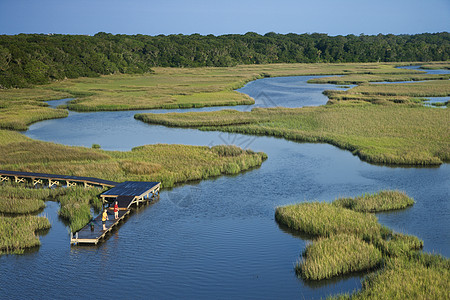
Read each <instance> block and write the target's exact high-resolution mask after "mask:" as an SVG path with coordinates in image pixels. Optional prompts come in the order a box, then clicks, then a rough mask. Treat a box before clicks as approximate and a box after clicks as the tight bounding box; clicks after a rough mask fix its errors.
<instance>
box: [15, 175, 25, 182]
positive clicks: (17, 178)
mask: <svg viewBox="0 0 450 300" xmlns="http://www.w3.org/2000/svg"><path fill="white" fill-rule="evenodd" d="M14 178H15V180H16V183H19V182H25V178H20V177H17V176H14Z"/></svg>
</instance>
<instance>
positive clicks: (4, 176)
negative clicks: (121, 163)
mask: <svg viewBox="0 0 450 300" xmlns="http://www.w3.org/2000/svg"><path fill="white" fill-rule="evenodd" d="M27 179H29V180H31V182H32V183H33V186H36V185H37V184H41V185H42V186H43V185H44V183H45V185H47V184H48V187H52V186H58V185H64V184H65V185H66V186H67V187H71V186H75V185H77V183H82V184H84V186H85V187H90V186H94V185H95V186H101V187H114V186H116V185H118V184H119V183H118V182H114V181H109V180H104V179H99V178H94V177H80V176H70V175H56V174H46V173H32V172H18V171H6V170H0V182H3V181H9V180H14V182H16V183H18V182H24V183H25V182H26V180H27Z"/></svg>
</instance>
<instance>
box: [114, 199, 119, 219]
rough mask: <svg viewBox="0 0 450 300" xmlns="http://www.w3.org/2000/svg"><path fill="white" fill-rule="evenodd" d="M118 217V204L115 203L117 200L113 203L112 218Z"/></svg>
mask: <svg viewBox="0 0 450 300" xmlns="http://www.w3.org/2000/svg"><path fill="white" fill-rule="evenodd" d="M118 218H119V205H118V204H117V201H116V202H115V203H114V219H118Z"/></svg>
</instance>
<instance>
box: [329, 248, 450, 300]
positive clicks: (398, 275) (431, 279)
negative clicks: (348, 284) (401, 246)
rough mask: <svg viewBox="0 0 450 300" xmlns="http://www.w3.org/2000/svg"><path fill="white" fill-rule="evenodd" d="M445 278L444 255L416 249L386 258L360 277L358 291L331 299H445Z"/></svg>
mask: <svg viewBox="0 0 450 300" xmlns="http://www.w3.org/2000/svg"><path fill="white" fill-rule="evenodd" d="M449 278H450V260H449V259H448V258H444V257H442V256H439V255H431V254H427V253H417V254H413V255H411V256H403V257H400V258H395V259H389V260H387V262H386V264H385V266H384V268H383V269H382V270H380V271H379V272H376V273H373V274H370V275H368V276H367V277H366V278H365V279H364V281H363V282H362V289H361V290H360V291H358V292H356V293H354V294H352V295H349V294H346V295H340V296H337V297H334V299H386V300H387V299H389V300H390V299H393V300H402V299H448V297H449V292H448V291H449Z"/></svg>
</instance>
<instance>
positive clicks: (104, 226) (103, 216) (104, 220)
mask: <svg viewBox="0 0 450 300" xmlns="http://www.w3.org/2000/svg"><path fill="white" fill-rule="evenodd" d="M106 220H109V218H108V212H107V211H106V209H105V210H104V211H103V214H102V224H103V230H106V225H105V224H106Z"/></svg>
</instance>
